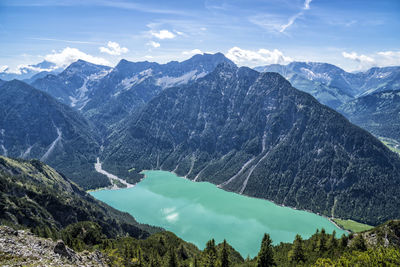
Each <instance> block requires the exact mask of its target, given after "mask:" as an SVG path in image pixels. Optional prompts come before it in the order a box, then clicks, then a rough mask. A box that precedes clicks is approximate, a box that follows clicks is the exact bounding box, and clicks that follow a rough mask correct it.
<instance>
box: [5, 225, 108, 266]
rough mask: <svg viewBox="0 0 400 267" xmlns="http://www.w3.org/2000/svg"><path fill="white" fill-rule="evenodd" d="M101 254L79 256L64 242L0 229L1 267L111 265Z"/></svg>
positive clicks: (24, 232) (84, 252) (85, 253)
mask: <svg viewBox="0 0 400 267" xmlns="http://www.w3.org/2000/svg"><path fill="white" fill-rule="evenodd" d="M106 260H107V259H106V258H105V256H104V255H103V254H101V253H100V252H99V251H95V252H89V251H83V252H80V253H77V252H75V251H74V250H72V249H70V248H69V247H67V246H66V245H65V244H64V242H63V241H62V240H59V241H57V242H54V241H53V240H51V239H45V238H40V237H37V236H35V235H33V234H32V233H31V232H29V230H18V231H16V230H14V229H12V228H11V227H7V226H0V265H1V266H108V264H107V263H106Z"/></svg>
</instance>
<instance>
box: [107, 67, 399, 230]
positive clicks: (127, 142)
mask: <svg viewBox="0 0 400 267" xmlns="http://www.w3.org/2000/svg"><path fill="white" fill-rule="evenodd" d="M110 138H111V143H110V145H109V146H107V147H106V148H105V153H104V167H105V169H107V170H110V171H111V172H113V173H116V174H118V175H121V176H122V177H128V178H129V179H131V181H133V182H135V181H138V180H139V178H140V175H138V173H137V172H139V171H141V170H144V169H162V170H169V171H175V172H176V173H177V174H178V175H180V176H185V177H187V178H189V179H192V180H194V181H209V182H212V183H214V184H216V185H219V186H220V187H222V188H224V189H226V190H231V191H234V192H238V193H241V194H245V195H249V196H255V197H260V198H265V199H269V200H272V201H274V202H276V203H278V204H284V205H287V206H293V207H297V208H301V209H308V210H312V211H314V212H319V213H322V214H324V215H327V216H334V217H339V218H344V219H346V218H351V219H354V220H357V221H361V222H365V223H368V224H373V225H376V224H379V223H381V222H384V221H386V220H387V219H393V218H399V217H400V210H399V209H397V208H396V207H397V206H399V205H400V200H399V199H398V198H397V192H398V191H399V189H400V188H399V186H400V160H399V158H398V157H397V155H395V154H394V153H392V152H391V151H389V149H387V148H386V147H385V146H384V145H383V144H382V143H381V142H379V141H378V140H377V139H376V138H374V137H373V136H372V135H371V134H369V133H367V132H366V131H364V130H362V129H360V128H358V127H357V126H354V125H352V124H351V123H349V122H348V121H347V120H346V119H345V118H344V117H343V116H342V115H340V114H339V113H337V112H335V111H333V110H332V109H330V108H327V107H326V106H324V105H321V104H320V103H318V101H316V100H315V99H314V98H313V97H311V96H310V95H308V94H306V93H303V92H300V91H298V90H296V89H295V88H293V87H292V86H291V85H290V84H289V82H288V81H286V80H285V79H284V78H283V77H282V76H280V75H279V74H276V73H262V74H260V73H258V72H256V71H254V70H251V69H248V68H239V69H238V68H237V67H236V66H235V65H234V64H228V63H226V64H221V65H219V66H218V67H217V68H216V70H215V71H214V72H212V73H211V74H209V75H207V76H205V77H204V78H201V79H199V80H198V81H197V82H195V83H193V84H190V85H186V86H179V87H173V88H169V89H165V90H164V91H163V92H162V93H160V94H159V95H158V96H157V97H155V98H153V99H152V100H151V101H150V102H149V103H148V104H147V105H146V106H144V108H142V109H141V111H140V112H139V113H137V114H133V115H132V116H131V117H130V118H129V120H127V124H126V125H123V126H121V128H119V129H118V131H116V132H115V134H114V135H112V136H110ZM131 168H135V171H131V172H128V170H129V169H131Z"/></svg>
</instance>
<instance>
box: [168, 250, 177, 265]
mask: <svg viewBox="0 0 400 267" xmlns="http://www.w3.org/2000/svg"><path fill="white" fill-rule="evenodd" d="M167 266H168V267H178V261H177V259H176V255H175V250H174V248H173V247H171V248H170V249H169V251H168V264H167Z"/></svg>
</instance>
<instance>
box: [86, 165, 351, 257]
mask: <svg viewBox="0 0 400 267" xmlns="http://www.w3.org/2000/svg"><path fill="white" fill-rule="evenodd" d="M144 174H145V179H143V180H142V181H141V182H140V183H138V184H137V185H136V186H134V187H131V188H125V189H118V190H107V189H105V190H99V191H94V192H91V193H90V194H91V195H92V196H94V197H95V198H97V199H99V200H101V201H103V202H105V203H107V204H108V205H110V206H112V207H114V208H116V209H118V210H121V211H125V212H128V213H130V214H131V215H132V216H133V217H135V218H136V220H137V221H138V222H141V223H146V224H151V225H156V226H160V227H163V228H164V229H166V230H169V231H171V232H173V233H175V234H176V235H177V236H179V237H180V238H182V239H184V240H185V241H188V242H192V243H194V244H195V245H197V246H198V247H199V248H201V249H203V248H204V246H205V244H206V242H207V241H208V240H210V239H211V238H214V239H215V241H216V242H217V243H219V242H222V241H223V240H224V239H226V240H227V241H228V242H229V244H231V245H232V246H233V247H234V248H235V249H236V250H237V251H239V252H240V253H241V254H242V256H243V257H247V255H250V256H251V257H253V256H256V255H257V253H258V251H259V249H260V243H261V239H262V236H263V234H264V233H269V234H270V235H271V238H272V240H273V241H274V244H278V243H279V242H292V241H293V239H294V237H295V235H296V234H297V233H299V234H300V235H301V236H302V237H303V238H308V237H310V236H311V235H312V234H313V233H315V231H316V229H321V228H325V230H326V231H327V232H328V233H331V232H332V231H333V230H335V231H336V233H337V236H341V235H342V234H343V233H346V232H345V231H343V230H341V229H339V228H337V227H336V226H335V225H334V224H332V223H331V222H330V221H329V220H328V219H327V218H325V217H322V216H319V215H317V214H314V213H310V212H306V211H301V210H295V209H292V208H288V207H281V206H278V205H276V204H274V203H272V202H270V201H267V200H262V199H255V198H250V197H246V196H242V195H239V194H235V193H231V192H227V191H224V190H222V189H219V188H218V187H216V186H215V185H213V184H210V183H204V182H201V183H198V182H192V181H190V180H187V179H184V178H180V177H177V176H176V175H175V174H173V173H170V172H166V171H145V172H144Z"/></svg>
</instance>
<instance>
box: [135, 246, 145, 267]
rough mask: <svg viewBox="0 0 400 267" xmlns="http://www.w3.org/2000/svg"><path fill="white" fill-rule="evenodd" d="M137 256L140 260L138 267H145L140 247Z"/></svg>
mask: <svg viewBox="0 0 400 267" xmlns="http://www.w3.org/2000/svg"><path fill="white" fill-rule="evenodd" d="M136 255H137V259H138V266H143V260H142V250H141V248H140V247H138V248H137V251H136Z"/></svg>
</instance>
